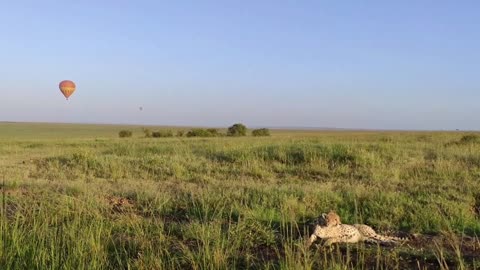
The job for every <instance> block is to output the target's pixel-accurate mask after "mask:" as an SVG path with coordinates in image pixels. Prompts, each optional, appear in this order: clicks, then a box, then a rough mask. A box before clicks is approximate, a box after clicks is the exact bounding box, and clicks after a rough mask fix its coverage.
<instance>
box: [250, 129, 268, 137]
mask: <svg viewBox="0 0 480 270" xmlns="http://www.w3.org/2000/svg"><path fill="white" fill-rule="evenodd" d="M252 135H253V136H255V137H260V136H270V130H268V128H260V129H255V130H253V131H252Z"/></svg>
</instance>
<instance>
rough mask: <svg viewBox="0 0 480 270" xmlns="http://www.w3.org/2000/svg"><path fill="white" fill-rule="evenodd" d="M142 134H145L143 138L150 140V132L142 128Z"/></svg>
mask: <svg viewBox="0 0 480 270" xmlns="http://www.w3.org/2000/svg"><path fill="white" fill-rule="evenodd" d="M143 134H145V138H151V137H152V131H151V130H150V129H148V128H143Z"/></svg>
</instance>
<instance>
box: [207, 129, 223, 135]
mask: <svg viewBox="0 0 480 270" xmlns="http://www.w3.org/2000/svg"><path fill="white" fill-rule="evenodd" d="M207 131H208V132H209V133H210V134H211V135H212V136H220V133H218V130H217V129H216V128H208V129H207Z"/></svg>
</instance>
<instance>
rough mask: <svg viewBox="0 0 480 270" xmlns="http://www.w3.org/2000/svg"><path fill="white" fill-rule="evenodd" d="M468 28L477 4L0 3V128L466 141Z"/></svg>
mask: <svg viewBox="0 0 480 270" xmlns="http://www.w3.org/2000/svg"><path fill="white" fill-rule="evenodd" d="M479 14H480V1H477V0H471V1H467V0H466V1H453V0H451V1H447V0H445V1H434V0H424V1H418V0H406V1H383V0H378V1H373V0H372V1H356V0H355V1H353V0H352V1H321V0H315V1H313V0H312V1H306V0H305V1H301V0H290V1H289V0H285V1H276V0H275V1H274V0H243V1H223V0H221V1H220V0H218V1H207V0H205V1H196V0H195V1H194V0H192V1H181V0H178V1H160V0H159V1H153V0H152V1H146V0H138V1H130V0H129V1H127V0H117V1H113V0H105V1H92V0H84V1H67V0H65V1H50V0H43V1H37V0H31V1H25V0H16V1H2V2H1V3H0V35H1V36H0V93H1V96H0V121H48V122H51V121H54V122H98V123H137V124H162V125H206V126H226V125H230V124H233V123H235V122H243V123H245V124H247V125H249V126H308V127H346V128H386V129H456V128H459V129H480V105H479V104H480V16H479ZM64 79H70V80H74V81H75V82H76V83H77V91H76V93H75V94H74V95H73V96H72V97H71V100H69V101H68V102H66V101H65V100H64V98H63V96H62V95H61V94H60V92H59V90H58V83H59V81H61V80H64ZM139 106H143V107H144V110H143V111H140V110H139V109H138V107H139Z"/></svg>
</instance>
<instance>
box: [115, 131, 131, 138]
mask: <svg viewBox="0 0 480 270" xmlns="http://www.w3.org/2000/svg"><path fill="white" fill-rule="evenodd" d="M118 136H119V137H120V138H129V137H132V132H131V131H130V130H120V132H119V133H118Z"/></svg>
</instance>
